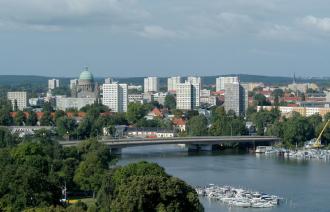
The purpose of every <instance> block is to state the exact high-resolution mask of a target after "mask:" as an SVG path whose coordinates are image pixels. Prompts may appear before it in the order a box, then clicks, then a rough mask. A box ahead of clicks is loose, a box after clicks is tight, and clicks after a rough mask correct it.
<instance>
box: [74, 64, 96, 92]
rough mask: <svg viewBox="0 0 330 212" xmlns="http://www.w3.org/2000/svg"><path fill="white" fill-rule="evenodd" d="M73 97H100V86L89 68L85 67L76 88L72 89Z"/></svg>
mask: <svg viewBox="0 0 330 212" xmlns="http://www.w3.org/2000/svg"><path fill="white" fill-rule="evenodd" d="M72 96H73V97H77V98H97V97H98V85H97V83H96V82H95V81H94V77H93V74H92V73H91V72H90V71H89V70H88V67H85V68H84V70H83V71H82V72H81V73H80V75H79V79H78V82H77V84H76V86H75V87H73V88H72Z"/></svg>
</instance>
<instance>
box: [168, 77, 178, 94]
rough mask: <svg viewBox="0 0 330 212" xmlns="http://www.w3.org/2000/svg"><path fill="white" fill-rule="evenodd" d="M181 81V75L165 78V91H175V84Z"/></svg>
mask: <svg viewBox="0 0 330 212" xmlns="http://www.w3.org/2000/svg"><path fill="white" fill-rule="evenodd" d="M179 83H181V77H179V76H177V77H170V78H168V79H167V91H168V92H171V93H175V92H176V86H177V84H179Z"/></svg>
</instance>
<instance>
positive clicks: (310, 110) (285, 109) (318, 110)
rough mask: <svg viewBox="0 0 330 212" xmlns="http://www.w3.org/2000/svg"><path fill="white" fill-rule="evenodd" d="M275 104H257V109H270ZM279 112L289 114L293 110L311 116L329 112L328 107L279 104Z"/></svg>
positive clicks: (283, 114)
mask: <svg viewBox="0 0 330 212" xmlns="http://www.w3.org/2000/svg"><path fill="white" fill-rule="evenodd" d="M274 108H275V106H258V107H257V111H258V112H259V111H260V110H269V111H270V110H272V109H274ZM277 108H278V110H279V111H280V112H281V115H282V116H287V117H289V116H291V115H292V113H293V112H296V113H299V114H300V115H302V116H311V115H315V114H319V115H320V116H322V117H323V116H325V115H326V114H327V113H330V108H329V107H289V106H279V107H277Z"/></svg>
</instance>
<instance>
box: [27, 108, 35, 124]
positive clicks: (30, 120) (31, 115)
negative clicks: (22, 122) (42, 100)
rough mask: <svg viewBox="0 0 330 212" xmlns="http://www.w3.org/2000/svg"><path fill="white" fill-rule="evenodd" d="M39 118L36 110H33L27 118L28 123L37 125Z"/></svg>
mask: <svg viewBox="0 0 330 212" xmlns="http://www.w3.org/2000/svg"><path fill="white" fill-rule="evenodd" d="M37 122H38V118H37V114H36V113H35V112H34V111H31V112H30V113H29V115H28V117H27V119H26V124H27V125H28V126H35V125H37Z"/></svg>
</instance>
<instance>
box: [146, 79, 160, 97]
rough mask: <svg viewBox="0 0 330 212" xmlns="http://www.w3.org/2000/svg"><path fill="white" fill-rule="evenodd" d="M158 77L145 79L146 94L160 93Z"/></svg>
mask: <svg viewBox="0 0 330 212" xmlns="http://www.w3.org/2000/svg"><path fill="white" fill-rule="evenodd" d="M158 86H159V80H158V77H147V78H144V93H148V92H158V89H159V87H158Z"/></svg>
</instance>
